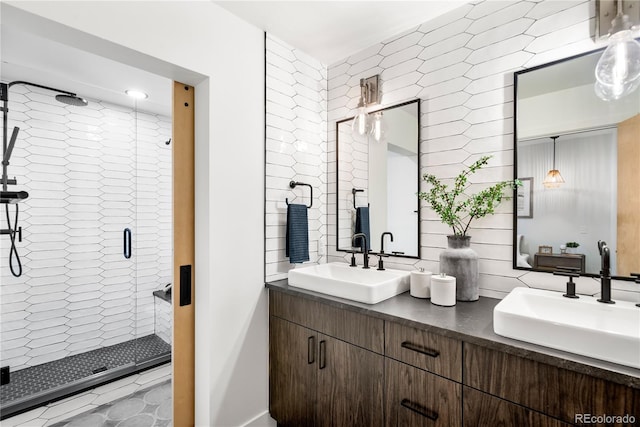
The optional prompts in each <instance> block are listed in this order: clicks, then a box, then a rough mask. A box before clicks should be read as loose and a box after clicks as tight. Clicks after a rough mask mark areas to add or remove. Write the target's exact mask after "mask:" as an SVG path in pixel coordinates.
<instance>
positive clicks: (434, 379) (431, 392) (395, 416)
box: [385, 358, 466, 427]
mask: <svg viewBox="0 0 640 427" xmlns="http://www.w3.org/2000/svg"><path fill="white" fill-rule="evenodd" d="M385 363H386V365H385V368H386V369H385V386H386V402H385V403H386V417H387V421H386V425H387V426H388V427H413V426H416V427H417V426H421V427H423V426H424V427H426V426H442V427H457V426H460V425H461V424H462V416H461V413H460V412H461V411H460V409H461V397H462V396H461V395H462V393H461V390H462V386H461V385H460V384H458V383H456V382H454V381H451V380H448V379H446V378H442V377H439V376H437V375H434V374H431V373H429V372H427V371H423V370H422V369H418V368H414V367H413V366H409V365H407V364H404V363H401V362H397V361H395V360H391V359H389V358H387V359H386V361H385ZM465 415H466V414H465Z"/></svg>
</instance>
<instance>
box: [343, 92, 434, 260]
mask: <svg viewBox="0 0 640 427" xmlns="http://www.w3.org/2000/svg"><path fill="white" fill-rule="evenodd" d="M413 103H416V106H417V108H418V141H417V144H418V191H420V182H421V181H422V180H421V177H422V159H421V157H422V152H421V150H420V134H421V133H422V128H421V127H420V125H421V120H420V104H421V100H420V99H419V98H416V99H412V100H409V101H405V102H401V103H399V104H394V105H390V106H388V107H384V108H379V109H377V110H372V111H370V112H369V114H371V113H376V112H378V111H386V110H391V109H394V108H398V107H404V106H405V105H409V104H413ZM354 118H355V116H351V117H348V118H346V119H342V120H338V121H336V129H335V132H336V157H335V162H336V251H337V252H345V253H348V252H349V250H348V249H340V248H339V247H338V242H339V241H340V239H339V237H340V236H339V233H340V231H339V227H338V211H339V208H338V183H339V182H340V179H339V177H340V170H339V169H338V164H339V163H338V160H339V158H338V156H339V150H338V144H339V142H338V126H339V125H340V123H344V122H348V121H350V120H353V119H354ZM417 197H418V195H417V194H416V198H417ZM420 213H421V209H420V202H418V248H417V253H418V255H415V256H414V255H402V254H392V253H389V254H387V253H386V252H385V255H388V256H393V257H398V258H410V259H421V258H420V250H421V248H422V227H421V223H422V220H421V217H420ZM369 253H370V254H371V255H379V254H378V253H377V252H373V251H370V252H369Z"/></svg>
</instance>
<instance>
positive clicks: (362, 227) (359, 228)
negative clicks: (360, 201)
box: [355, 206, 371, 250]
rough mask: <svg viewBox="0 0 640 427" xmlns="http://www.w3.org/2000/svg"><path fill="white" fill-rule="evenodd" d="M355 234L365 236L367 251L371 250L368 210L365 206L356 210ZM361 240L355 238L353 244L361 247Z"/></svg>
mask: <svg viewBox="0 0 640 427" xmlns="http://www.w3.org/2000/svg"><path fill="white" fill-rule="evenodd" d="M356 233H364V235H365V236H367V250H370V249H371V231H370V230H369V208H368V207H366V206H363V207H359V208H356ZM361 240H362V238H361V237H357V238H356V241H355V244H356V246H358V247H359V248H361V247H362V242H361Z"/></svg>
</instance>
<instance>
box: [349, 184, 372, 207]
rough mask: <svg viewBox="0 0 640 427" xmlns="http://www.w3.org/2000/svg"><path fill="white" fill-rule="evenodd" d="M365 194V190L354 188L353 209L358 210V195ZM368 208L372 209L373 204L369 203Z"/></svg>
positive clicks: (352, 190)
mask: <svg viewBox="0 0 640 427" xmlns="http://www.w3.org/2000/svg"><path fill="white" fill-rule="evenodd" d="M361 192H362V193H364V190H363V189H362V188H352V189H351V194H353V209H358V208H357V207H356V193H361ZM367 207H371V203H367Z"/></svg>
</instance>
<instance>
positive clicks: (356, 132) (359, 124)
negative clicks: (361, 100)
mask: <svg viewBox="0 0 640 427" xmlns="http://www.w3.org/2000/svg"><path fill="white" fill-rule="evenodd" d="M369 126H370V123H369V115H368V114H367V109H366V107H365V106H364V104H363V105H362V106H358V110H357V112H356V116H355V117H354V118H353V123H351V131H352V133H353V136H354V137H356V138H358V139H362V138H363V137H366V135H367V133H369Z"/></svg>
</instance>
